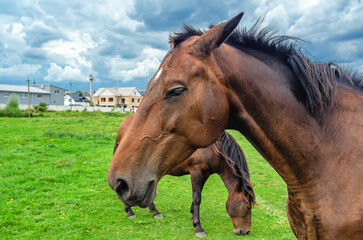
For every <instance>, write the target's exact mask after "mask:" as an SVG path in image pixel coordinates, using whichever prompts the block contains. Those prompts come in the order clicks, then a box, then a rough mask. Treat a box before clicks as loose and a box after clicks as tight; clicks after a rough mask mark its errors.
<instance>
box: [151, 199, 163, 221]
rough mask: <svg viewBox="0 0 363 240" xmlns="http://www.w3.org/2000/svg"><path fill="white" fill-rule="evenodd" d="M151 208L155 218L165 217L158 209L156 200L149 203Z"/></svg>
mask: <svg viewBox="0 0 363 240" xmlns="http://www.w3.org/2000/svg"><path fill="white" fill-rule="evenodd" d="M149 210H150V212H151V213H153V214H154V218H157V219H163V218H164V217H163V215H161V213H160V212H159V211H158V210H157V209H156V207H155V204H154V202H152V203H151V204H150V205H149Z"/></svg>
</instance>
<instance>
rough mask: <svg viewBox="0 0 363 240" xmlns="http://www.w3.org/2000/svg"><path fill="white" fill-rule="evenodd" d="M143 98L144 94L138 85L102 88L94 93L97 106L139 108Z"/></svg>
mask: <svg viewBox="0 0 363 240" xmlns="http://www.w3.org/2000/svg"><path fill="white" fill-rule="evenodd" d="M141 100H142V95H141V93H140V91H139V90H138V89H137V88H136V87H113V88H100V89H98V90H97V91H96V93H94V94H93V102H94V104H95V105H96V106H116V107H124V108H137V107H138V106H139V104H140V102H141Z"/></svg>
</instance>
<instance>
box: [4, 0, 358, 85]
mask: <svg viewBox="0 0 363 240" xmlns="http://www.w3.org/2000/svg"><path fill="white" fill-rule="evenodd" d="M240 11H244V12H245V15H244V17H243V19H242V21H241V23H240V25H239V26H241V27H244V26H247V27H250V26H251V25H252V24H253V23H254V22H255V21H256V20H257V18H258V17H260V16H264V15H265V23H266V24H271V25H272V26H273V28H274V29H275V30H276V31H279V33H281V34H284V35H285V34H286V35H292V36H297V37H300V38H302V39H304V40H306V41H307V42H308V44H306V47H307V49H308V51H309V52H311V53H312V55H313V56H314V57H316V59H317V60H322V61H330V60H333V61H335V62H339V63H348V64H350V65H351V66H355V67H356V68H362V59H363V48H361V47H360V46H362V45H363V32H362V29H363V21H361V13H362V12H363V4H362V3H361V2H359V1H348V0H337V1H330V2H329V1H325V0H296V1H291V0H249V1H244V0H243V1H241V0H228V1H219V0H210V1H196V0H185V1H179V2H173V4H170V1H168V0H150V1H144V0H129V1H119V0H94V1H88V2H86V1H75V0H69V1H52V2H49V1H13V0H2V1H1V2H0V81H1V82H2V83H6V81H7V79H8V76H18V75H20V74H23V73H20V70H21V69H26V70H27V74H33V76H30V77H33V78H36V79H37V81H40V80H38V79H42V80H44V81H48V82H52V81H54V82H56V81H58V82H57V83H59V84H60V86H62V85H61V81H70V80H71V81H78V83H79V86H86V87H88V84H87V85H85V84H86V83H85V82H86V81H87V80H86V79H87V76H88V74H93V75H94V76H95V84H99V85H97V86H95V87H96V88H97V87H108V86H114V85H115V84H117V83H120V85H119V86H121V85H122V86H131V85H134V84H135V85H136V86H137V87H139V88H140V89H145V88H146V84H147V82H148V81H149V79H150V78H151V77H152V75H153V74H154V73H155V71H156V69H157V67H158V66H159V64H160V62H161V61H162V59H163V57H164V55H165V54H166V52H167V51H168V49H169V45H168V34H169V32H172V31H178V30H179V29H180V28H181V26H182V25H183V23H187V24H190V25H192V26H195V27H200V28H207V27H208V25H209V24H216V23H220V22H221V21H225V20H227V19H229V18H231V17H233V16H234V15H236V14H237V13H238V12H240ZM83 79H85V80H83ZM83 81H85V82H83ZM82 84H84V85H82ZM63 87H64V86H63ZM79 88H82V87H79Z"/></svg>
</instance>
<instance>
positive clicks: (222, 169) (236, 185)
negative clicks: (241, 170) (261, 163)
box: [217, 158, 242, 195]
mask: <svg viewBox="0 0 363 240" xmlns="http://www.w3.org/2000/svg"><path fill="white" fill-rule="evenodd" d="M217 173H218V175H219V176H220V177H221V179H222V181H223V183H224V186H226V189H227V191H228V195H231V194H233V193H235V192H242V180H241V177H239V176H236V175H235V174H234V173H233V170H232V169H231V167H230V166H229V165H228V164H227V162H226V160H224V159H222V158H221V160H220V165H219V171H218V172H217Z"/></svg>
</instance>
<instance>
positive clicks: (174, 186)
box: [0, 112, 295, 240]
mask: <svg viewBox="0 0 363 240" xmlns="http://www.w3.org/2000/svg"><path fill="white" fill-rule="evenodd" d="M125 116H126V115H124V114H117V113H101V112H94V113H89V112H79V113H78V112H73V113H70V112H52V113H45V114H44V116H43V117H35V118H31V119H29V118H0V239H197V238H196V237H195V236H194V227H193V226H192V222H191V221H190V218H191V215H190V213H189V208H190V204H191V200H192V191H191V183H190V178H189V176H184V177H178V178H177V177H170V176H166V177H164V178H163V179H162V180H161V181H160V183H159V185H158V195H157V198H156V200H155V204H156V206H157V208H158V209H159V211H160V212H161V213H162V214H163V216H164V219H161V220H160V219H153V218H152V214H151V213H149V212H148V210H147V209H141V208H134V210H135V214H136V215H137V217H136V218H134V219H128V218H127V217H126V214H125V213H124V211H123V204H122V203H121V202H120V201H119V199H118V198H117V196H116V194H115V193H114V192H113V191H112V190H111V189H110V188H109V186H108V183H107V170H108V166H109V163H110V161H111V158H112V150H113V146H114V143H115V138H116V132H117V129H118V126H119V125H120V123H121V121H122V119H123V118H124V117H125ZM230 133H232V135H233V136H234V137H235V138H236V139H237V140H238V142H239V143H240V145H241V146H242V148H243V150H244V152H245V155H246V157H247V161H248V164H249V169H250V174H251V179H252V182H253V183H254V184H255V188H254V190H255V193H256V197H257V203H258V206H255V207H254V208H253V210H252V229H251V233H250V235H248V236H244V237H242V236H236V235H234V234H233V232H232V230H233V225H232V222H231V221H230V219H229V216H228V214H227V212H226V210H225V202H226V200H227V190H226V189H225V187H224V185H223V183H222V181H221V180H220V178H219V176H218V175H213V176H212V177H211V178H210V179H209V180H208V181H207V183H206V185H205V188H204V190H203V194H202V204H201V219H202V226H203V228H204V230H205V231H206V233H207V237H206V238H205V239H246V240H247V239H279V240H280V239H295V237H294V235H293V234H292V232H291V230H290V227H289V224H288V220H287V216H286V212H285V201H286V186H285V184H284V182H283V181H282V180H281V178H280V177H279V176H278V175H277V173H275V171H274V170H273V168H272V167H270V166H269V165H268V163H267V162H266V161H265V160H264V159H263V158H262V157H261V156H260V155H259V154H258V153H257V152H256V150H255V149H254V148H253V147H252V146H251V145H250V144H249V143H248V142H247V141H246V140H245V139H244V138H243V136H241V135H240V134H239V133H238V132H235V131H230Z"/></svg>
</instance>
